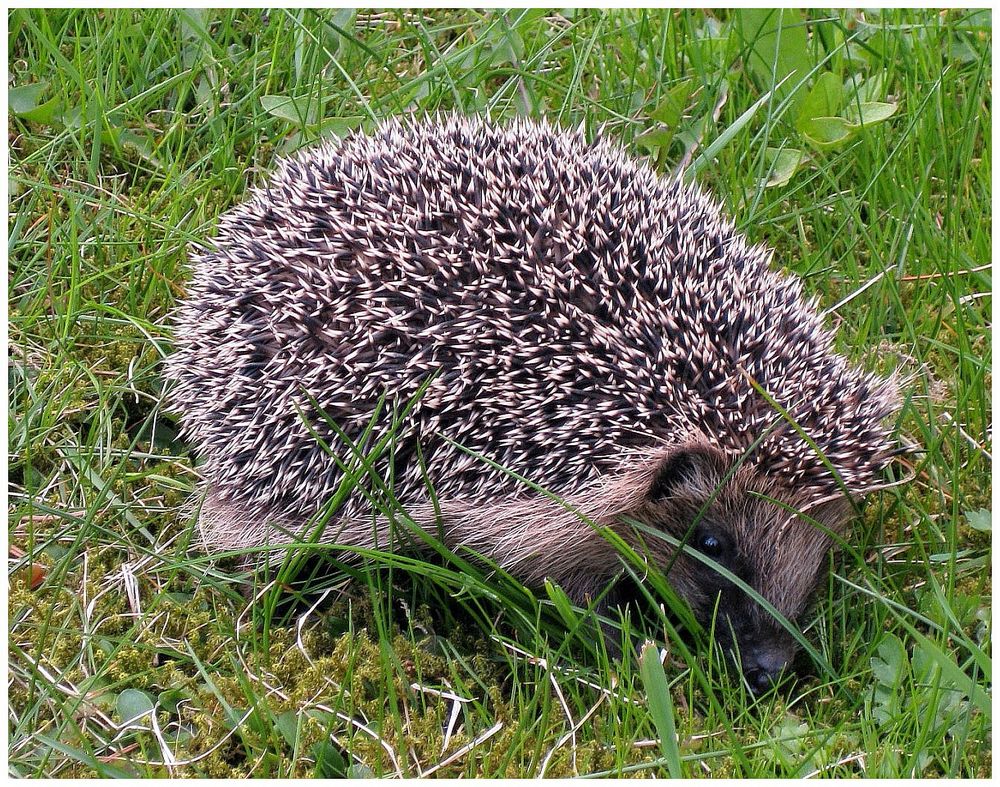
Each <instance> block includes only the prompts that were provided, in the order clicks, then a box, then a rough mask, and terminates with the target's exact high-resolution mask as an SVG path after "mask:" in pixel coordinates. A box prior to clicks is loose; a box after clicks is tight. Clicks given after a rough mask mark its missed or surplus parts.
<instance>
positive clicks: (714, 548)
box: [695, 533, 723, 559]
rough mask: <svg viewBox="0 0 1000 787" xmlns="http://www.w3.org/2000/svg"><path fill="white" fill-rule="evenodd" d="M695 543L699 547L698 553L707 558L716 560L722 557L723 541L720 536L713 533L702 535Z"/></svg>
mask: <svg viewBox="0 0 1000 787" xmlns="http://www.w3.org/2000/svg"><path fill="white" fill-rule="evenodd" d="M695 543H696V544H697V546H698V551H699V552H701V553H702V554H703V555H706V556H707V557H710V558H713V559H714V558H717V557H721V556H722V552H723V547H722V541H721V540H720V539H719V537H718V536H715V535H712V534H711V533H702V534H701V535H700V536H698V538H697V539H696V542H695Z"/></svg>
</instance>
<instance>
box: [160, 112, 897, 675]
mask: <svg viewBox="0 0 1000 787" xmlns="http://www.w3.org/2000/svg"><path fill="white" fill-rule="evenodd" d="M770 258H771V252H770V251H769V250H768V249H767V248H765V247H764V246H760V245H753V244H751V243H749V242H748V241H747V239H746V238H745V237H744V236H743V235H742V234H740V233H739V232H737V231H736V229H735V228H734V226H733V224H732V223H731V222H730V221H729V220H728V219H727V218H726V217H725V216H724V215H723V213H722V211H721V209H720V207H719V205H717V204H716V203H715V202H714V201H712V200H711V199H710V198H709V197H707V196H706V195H705V194H704V193H702V192H701V191H699V190H698V189H697V188H695V187H692V186H690V185H686V184H684V183H683V182H682V181H681V180H679V179H667V178H663V177H659V176H657V175H656V173H654V172H653V171H652V170H651V169H650V168H649V167H648V166H646V165H645V164H642V163H639V162H637V161H635V160H633V159H631V158H629V157H628V156H627V155H626V154H625V153H624V152H623V151H622V150H621V149H620V148H619V147H618V146H616V145H615V144H613V143H611V142H609V141H607V140H605V139H598V140H597V141H595V142H588V141H587V140H586V138H585V136H584V134H583V133H582V132H581V131H567V130H561V129H558V128H556V127H553V126H551V125H549V124H548V123H546V122H536V121H529V120H518V121H514V122H512V123H510V124H509V125H506V126H501V125H495V124H492V123H490V122H488V121H485V120H481V119H476V118H465V117H448V118H443V119H436V120H434V119H427V120H423V121H410V122H405V123H404V122H399V121H396V120H390V121H387V122H384V123H382V124H381V125H379V126H378V127H377V128H376V129H375V130H374V131H373V132H372V133H371V134H370V135H364V134H360V133H359V134H355V135H352V136H350V137H348V138H346V139H344V140H341V141H331V142H324V143H322V144H320V145H318V146H316V147H314V148H312V149H310V150H307V151H305V152H304V153H302V154H300V155H298V156H296V157H293V158H290V159H288V160H285V161H283V162H281V163H280V164H279V166H278V169H277V172H276V173H275V174H274V176H273V177H272V178H271V179H270V181H269V182H268V183H267V185H266V186H264V187H263V188H259V189H256V190H254V191H253V192H252V193H251V194H250V196H249V198H248V199H247V200H246V202H244V203H243V204H242V205H240V206H239V207H236V208H235V209H233V210H232V211H230V212H229V213H227V214H226V215H224V216H223V217H222V218H221V219H220V222H219V227H218V233H217V237H216V238H215V241H214V244H213V245H212V247H211V248H204V249H199V250H198V251H197V253H196V255H195V257H194V266H193V268H194V269H193V277H192V280H191V282H190V284H189V286H188V295H187V297H186V298H185V299H184V300H183V302H182V303H181V304H180V306H179V307H178V309H177V312H176V314H175V336H176V352H175V354H174V355H173V356H172V357H171V358H170V359H169V360H168V362H167V367H166V369H167V377H168V378H169V380H171V381H172V388H171V389H170V394H169V401H170V403H171V405H172V407H173V408H174V409H175V410H177V411H178V412H179V413H180V414H181V417H182V424H183V429H184V434H185V435H186V436H187V437H188V438H189V439H190V440H191V441H192V443H193V446H194V448H195V450H196V452H197V454H198V456H199V457H200V459H201V460H202V462H203V464H202V466H201V471H202V473H203V477H204V479H205V494H204V500H203V503H202V508H201V513H200V526H201V532H202V537H203V541H204V543H205V545H206V546H207V547H208V548H209V549H213V550H221V549H227V550H229V549H238V548H243V547H257V546H260V545H263V544H268V543H269V544H276V545H280V544H286V543H288V542H289V541H290V540H291V539H292V538H293V537H294V534H296V533H302V532H303V528H304V527H305V525H306V524H307V522H308V521H309V520H310V517H312V516H313V515H314V514H316V512H317V511H318V510H320V509H321V508H322V507H323V504H324V502H326V501H327V500H328V499H329V498H330V497H331V496H333V495H334V493H335V492H336V491H337V489H338V486H339V485H340V484H341V482H342V480H343V473H342V469H341V466H339V465H338V462H349V461H350V459H351V456H352V455H351V452H350V450H349V448H348V447H346V445H345V444H344V443H343V441H342V439H341V437H342V435H343V436H346V437H348V438H349V439H350V440H352V441H358V440H360V439H361V437H362V436H363V435H364V434H365V433H366V429H368V428H369V426H370V425H371V424H372V423H373V417H374V419H375V423H376V424H377V425H378V426H379V427H380V428H384V427H386V425H387V424H389V423H390V422H392V421H393V419H394V418H395V419H396V420H397V421H398V422H399V423H398V424H397V426H398V432H397V434H396V437H395V440H394V445H393V450H392V451H391V455H390V453H388V452H387V453H384V454H383V456H382V457H381V459H380V463H379V465H378V466H379V468H380V469H381V470H382V471H383V474H384V475H385V474H388V473H389V472H390V470H391V475H392V484H393V490H394V493H395V496H396V497H397V499H398V500H399V501H400V504H401V505H402V506H403V508H404V509H405V511H406V513H407V515H408V516H409V517H410V518H411V519H412V521H413V522H415V523H416V524H417V525H419V526H421V527H424V528H426V529H427V530H428V531H429V532H432V533H442V534H443V536H444V539H445V541H446V543H448V544H450V545H451V546H453V547H459V546H464V547H469V548H471V549H474V550H475V551H476V552H478V553H480V554H482V555H484V556H486V557H487V558H489V559H491V560H493V561H496V562H497V563H499V564H500V565H501V566H503V567H505V568H507V569H508V570H510V571H512V572H513V573H515V574H516V575H518V576H519V577H521V578H522V579H523V580H524V581H526V582H529V583H538V582H541V581H542V580H543V579H544V578H546V577H549V578H551V579H553V580H555V581H557V582H559V583H560V584H561V585H562V586H563V588H564V589H565V590H566V591H567V592H568V593H569V594H570V595H571V596H572V597H573V598H574V599H576V600H578V601H581V602H583V601H585V600H586V599H588V598H589V597H591V596H593V595H595V594H597V593H599V592H600V591H601V590H602V588H603V587H604V586H605V585H606V584H607V583H608V582H610V581H611V580H612V579H613V577H614V576H615V575H616V572H617V571H618V569H619V567H620V562H619V560H618V558H617V554H616V552H615V550H614V549H613V548H612V547H611V546H610V545H609V544H608V542H607V540H606V538H605V537H604V536H602V535H601V534H600V533H599V532H598V530H599V528H598V529H595V527H594V524H595V523H597V524H598V525H600V526H606V527H610V528H612V529H614V530H616V531H617V532H620V533H621V534H622V537H623V538H625V539H626V540H627V541H628V542H630V543H632V544H633V545H638V546H639V547H641V551H642V553H643V554H645V555H646V556H647V557H648V559H651V560H655V561H657V562H658V563H660V564H661V566H662V567H666V566H668V565H669V566H670V574H669V579H670V581H671V583H672V585H673V586H674V587H675V588H676V589H677V590H678V592H679V593H680V595H681V596H682V597H684V598H685V599H686V600H687V601H688V603H689V604H690V605H691V607H692V608H693V610H694V611H695V613H696V614H697V615H698V617H699V618H700V619H701V620H702V621H703V622H706V623H711V622H713V620H714V625H715V627H716V636H717V637H719V638H720V639H721V641H723V642H724V643H727V645H728V647H730V648H731V649H734V650H736V651H738V658H740V659H741V660H742V663H743V667H744V670H745V671H746V673H747V675H748V677H749V679H750V680H751V683H752V684H754V682H756V685H759V686H766V685H768V684H769V682H770V680H771V679H772V678H773V677H774V676H775V675H776V674H777V673H778V672H779V671H780V670H781V669H782V668H783V667H784V666H785V664H786V663H787V661H788V659H789V658H790V656H791V654H792V652H793V651H794V640H792V638H791V637H790V636H789V635H788V634H787V632H785V631H784V629H783V628H782V627H781V626H780V625H778V624H777V623H775V621H774V620H773V619H772V618H771V616H770V615H769V614H768V613H767V612H765V611H764V610H763V609H762V608H761V607H760V606H759V605H758V604H756V603H754V602H753V601H752V600H751V599H750V598H749V597H748V596H747V595H746V594H745V593H744V592H742V591H740V590H739V589H738V588H737V587H735V586H734V585H733V584H732V583H730V582H728V581H727V580H725V579H724V578H723V577H722V576H720V575H719V573H718V572H717V571H715V570H714V569H713V568H712V567H711V566H710V565H708V564H706V563H704V562H703V561H699V560H697V559H695V558H694V557H693V556H690V555H689V553H688V552H687V551H682V553H681V554H675V552H676V547H675V546H671V545H670V543H668V542H667V541H664V540H661V539H657V538H654V537H651V536H650V535H649V533H648V532H646V533H640V532H637V531H636V530H635V529H634V528H633V527H630V526H629V525H628V524H626V523H625V521H624V520H626V519H632V520H638V521H640V522H643V523H645V524H646V525H649V526H651V527H652V528H653V529H654V530H655V529H656V528H660V529H662V530H663V531H665V532H666V533H668V534H670V535H671V536H673V537H674V538H675V539H679V540H682V541H685V542H686V543H688V544H690V545H692V546H693V547H695V548H697V549H700V550H701V551H702V552H703V553H704V554H706V555H707V556H709V557H711V558H712V559H714V560H716V561H717V562H718V563H720V564H722V565H724V566H726V567H727V568H728V569H729V570H730V571H732V572H733V573H735V574H736V575H737V576H739V577H741V578H742V579H743V580H744V581H745V582H747V583H748V584H749V585H750V586H751V587H753V588H754V589H755V590H757V591H758V592H759V593H760V594H761V595H762V596H763V597H764V598H765V599H767V600H768V601H769V602H770V603H771V604H773V605H774V606H775V607H776V608H777V609H778V610H779V611H780V612H782V614H784V615H785V616H786V617H788V618H789V619H791V620H795V619H796V618H797V617H798V616H800V615H801V613H802V611H803V609H804V607H805V605H806V602H807V600H808V597H809V595H810V592H811V591H812V590H813V589H814V587H815V585H816V583H817V581H818V579H819V578H820V576H821V573H822V566H823V565H824V555H825V554H826V552H827V550H828V549H829V547H830V545H831V541H832V539H831V535H832V534H839V533H842V532H843V531H844V529H845V527H846V523H847V520H848V518H849V515H850V513H851V511H852V508H851V506H852V501H853V500H856V499H858V498H860V497H861V496H863V495H864V493H865V492H867V491H870V490H871V489H873V488H875V487H877V486H878V484H879V479H880V477H881V474H882V471H883V470H884V468H885V467H886V465H887V463H888V462H889V461H890V459H891V457H892V456H893V455H894V453H895V447H894V446H895V443H894V441H893V439H892V436H891V434H890V431H889V430H888V429H887V428H886V426H885V422H886V419H887V417H888V416H890V415H892V414H893V413H894V412H895V411H896V410H897V409H898V401H897V386H896V383H895V381H894V380H891V379H890V380H885V379H881V378H879V377H876V376H874V375H871V374H868V373H865V372H862V371H860V370H859V369H857V368H855V367H854V366H852V365H851V364H849V363H848V362H847V360H846V359H845V358H843V357H842V356H840V355H839V354H837V353H836V352H835V350H834V347H833V342H834V337H833V334H832V333H831V331H829V330H828V329H826V328H825V327H824V325H823V322H822V319H821V317H820V316H819V314H818V313H817V308H816V301H815V300H806V299H804V297H803V294H802V286H801V283H800V281H799V280H798V279H796V278H794V277H792V276H790V275H787V274H784V273H781V272H779V271H777V270H775V269H773V268H772V267H771V266H770ZM418 393H419V396H417V394H418ZM415 397H416V398H415ZM408 406H411V407H410V409H409V411H408V412H407V413H406V416H405V418H402V419H400V413H402V412H403V411H404V410H405V409H406V408H407V407H408ZM330 421H332V422H333V423H335V424H336V426H337V427H338V428H339V430H342V431H341V433H338V430H337V429H334V428H333V427H332V426H331V425H330V423H329V422H330ZM317 438H319V439H317ZM322 443H325V444H326V446H327V447H324V445H323V444H322ZM485 460H489V461H485ZM390 464H391V468H390V467H389V465H390ZM508 471H510V472H508ZM517 476H523V477H524V478H526V479H530V481H531V482H532V483H533V484H535V485H537V486H538V487H541V488H542V489H543V490H546V491H547V492H548V493H550V494H544V493H542V492H539V491H537V488H536V487H533V486H531V485H528V484H525V483H524V481H523V480H521V479H519V478H518V477H517ZM428 483H429V484H430V485H431V487H432V488H433V496H432V495H431V493H430V491H429V489H428ZM790 512H792V513H790ZM794 512H802V513H801V514H795V513H794ZM588 520H589V521H588ZM323 537H324V539H326V540H328V541H331V542H334V543H337V544H343V545H345V546H348V547H350V546H355V547H371V546H380V547H383V548H384V547H386V546H390V545H391V544H392V543H393V542H392V532H391V528H390V523H389V522H387V521H385V519H384V517H381V516H377V515H375V514H374V513H373V509H372V505H371V501H370V499H369V498H368V497H367V496H366V495H364V494H360V493H358V492H355V493H354V494H353V495H351V496H350V497H349V498H348V499H347V500H346V501H345V502H344V504H343V505H342V506H341V507H340V508H339V509H338V510H337V512H336V514H335V520H334V521H333V522H330V523H328V524H327V526H326V529H325V532H324V536H323Z"/></svg>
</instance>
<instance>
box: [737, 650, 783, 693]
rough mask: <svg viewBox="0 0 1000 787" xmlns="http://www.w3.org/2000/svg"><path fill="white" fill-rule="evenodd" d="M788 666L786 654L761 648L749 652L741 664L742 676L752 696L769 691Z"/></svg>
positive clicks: (781, 651)
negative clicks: (744, 677) (744, 676)
mask: <svg viewBox="0 0 1000 787" xmlns="http://www.w3.org/2000/svg"><path fill="white" fill-rule="evenodd" d="M787 666H788V654H787V653H786V652H785V651H784V650H782V649H779V648H761V649H759V650H753V651H751V652H750V653H749V654H748V655H747V657H746V659H745V660H744V664H743V674H744V675H746V679H747V683H749V684H750V688H751V689H752V690H753V693H754V694H763V693H764V692H765V691H767V690H768V689H770V688H771V687H772V686H773V685H774V684H775V683H777V682H778V678H779V676H780V675H781V673H782V672H783V671H784V669H785V667H787Z"/></svg>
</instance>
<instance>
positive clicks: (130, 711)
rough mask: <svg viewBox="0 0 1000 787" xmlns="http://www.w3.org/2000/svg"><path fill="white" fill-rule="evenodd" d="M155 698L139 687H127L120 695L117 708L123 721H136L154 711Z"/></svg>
mask: <svg viewBox="0 0 1000 787" xmlns="http://www.w3.org/2000/svg"><path fill="white" fill-rule="evenodd" d="M153 708H154V705H153V698H152V697H150V696H149V695H148V694H147V693H146V692H144V691H139V689H125V691H123V692H122V693H121V694H119V695H118V699H117V701H116V702H115V709H116V710H117V711H118V717H119V718H120V719H121V720H122V721H123V722H126V721H134V720H136V719H139V718H142V717H143V716H146V715H148V714H150V713H152V712H153Z"/></svg>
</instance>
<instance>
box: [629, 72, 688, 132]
mask: <svg viewBox="0 0 1000 787" xmlns="http://www.w3.org/2000/svg"><path fill="white" fill-rule="evenodd" d="M694 88H695V81H694V80H693V79H684V80H681V81H680V82H679V83H678V84H676V85H674V86H673V87H672V88H670V90H668V91H667V94H666V95H665V96H664V97H663V99H662V100H661V101H660V103H659V104H657V105H656V106H655V107H654V108H653V109H651V110H650V111H649V116H650V117H651V118H653V120H657V121H659V122H660V123H662V124H663V125H664V126H666V127H667V128H668V129H674V128H676V127H677V125H678V124H679V123H680V122H681V118H682V117H683V116H684V110H685V109H687V105H688V100H689V99H690V98H691V94H692V93H693V92H694ZM647 133H649V132H647ZM643 136H645V135H643ZM637 141H638V140H637Z"/></svg>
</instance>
